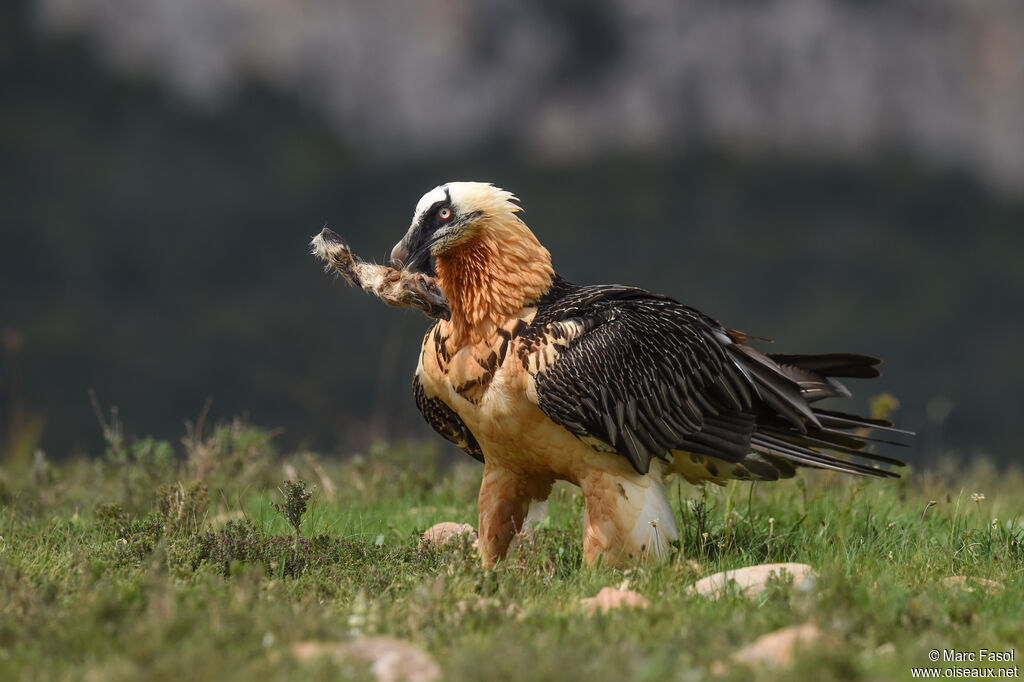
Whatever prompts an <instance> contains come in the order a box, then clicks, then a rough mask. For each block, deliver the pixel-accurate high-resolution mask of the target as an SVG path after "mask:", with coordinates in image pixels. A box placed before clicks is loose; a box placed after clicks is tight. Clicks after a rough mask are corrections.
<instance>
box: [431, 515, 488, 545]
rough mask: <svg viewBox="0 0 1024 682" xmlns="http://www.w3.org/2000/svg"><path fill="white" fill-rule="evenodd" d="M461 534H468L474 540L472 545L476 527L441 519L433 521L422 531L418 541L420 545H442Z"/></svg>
mask: <svg viewBox="0 0 1024 682" xmlns="http://www.w3.org/2000/svg"><path fill="white" fill-rule="evenodd" d="M463 535H469V536H470V537H471V538H473V540H474V546H475V545H476V543H475V540H476V529H475V528H473V526H471V525H469V524H468V523H454V522H452V521H442V522H441V523H435V524H434V525H433V526H431V527H430V528H428V529H426V530H425V531H423V533H422V534H421V535H420V543H421V544H422V545H436V546H438V547H443V546H444V545H447V544H448V543H449V542H452V541H453V540H458V539H459V538H461V537H462V536H463Z"/></svg>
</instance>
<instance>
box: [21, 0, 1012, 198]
mask: <svg viewBox="0 0 1024 682" xmlns="http://www.w3.org/2000/svg"><path fill="white" fill-rule="evenodd" d="M35 8H36V12H37V19H38V22H39V24H40V25H41V26H42V27H44V28H45V29H46V30H48V31H54V32H63V33H69V32H72V33H82V34H85V35H87V36H88V37H89V39H90V40H91V41H92V42H94V43H95V45H96V47H97V48H98V49H99V50H100V52H101V53H102V54H103V55H104V57H105V58H106V59H107V60H109V62H110V63H111V64H113V65H115V66H116V67H117V68H119V69H123V70H125V71H127V72H132V73H142V74H148V75H151V76H154V77H157V78H159V79H161V80H162V81H164V82H165V83H167V84H168V85H169V86H170V87H172V88H173V89H174V90H175V91H176V92H178V93H180V94H181V95H182V96H184V97H186V98H188V99H189V100H192V101H195V102H197V103H199V104H201V105H204V106H217V105H218V104H219V103H223V102H224V101H225V100H226V99H230V98H231V97H232V93H233V92H235V91H236V90H237V88H238V87H239V86H240V84H242V83H245V82H247V81H251V80H256V81H260V82H263V83H267V84H271V85H272V86H273V87H276V88H279V89H280V90H282V91H285V92H288V93H291V94H294V95H296V96H298V97H299V98H301V99H302V100H304V101H305V102H307V103H308V104H309V105H310V106H311V107H313V108H314V109H315V110H316V111H317V112H319V114H320V115H321V116H323V117H324V119H326V121H328V122H329V124H330V126H331V127H332V128H333V130H334V131H335V132H336V133H337V134H338V135H339V136H340V137H341V138H342V140H343V141H345V142H346V143H348V144H349V145H351V146H352V147H354V148H357V149H359V150H360V151H362V152H363V153H365V154H368V155H371V156H378V155H380V156H384V157H391V158H394V157H408V156H410V155H414V156H416V155H418V156H429V155H434V154H437V153H442V154H446V155H450V154H452V153H459V152H462V151H465V150H467V149H471V148H474V147H479V146H480V145H482V144H488V143H493V142H494V141H501V142H503V143H508V144H511V145H513V146H514V147H515V148H517V149H519V150H521V151H522V152H523V153H525V154H528V155H531V156H533V155H537V156H539V157H541V158H548V159H554V160H574V161H576V160H581V159H587V158H593V157H595V156H601V155H606V154H608V153H609V152H623V151H625V152H629V153H649V152H654V153H660V152H664V151H665V149H666V148H669V149H674V150H678V149H685V148H688V147H690V146H693V145H695V144H706V143H713V144H725V145H727V146H729V147H733V148H738V149H740V150H743V149H755V150H761V151H765V150H767V151H781V152H783V153H786V154H790V155H799V156H810V157H812V158H813V157H820V156H828V157H831V156H837V155H838V156H839V157H845V158H863V157H864V156H870V155H872V154H877V153H879V152H885V153H892V152H893V151H896V152H900V153H903V152H905V153H908V154H911V155H915V156H920V157H922V158H924V159H926V160H928V161H929V162H934V163H936V164H939V165H953V166H960V167H966V168H970V169H973V170H976V171H978V172H979V173H981V174H982V175H983V176H984V177H985V178H987V179H988V180H991V181H994V182H996V183H998V184H999V185H1000V186H1002V187H1004V188H1011V189H1014V190H1020V189H1021V188H1024V123H1022V122H1024V39H1021V36H1024V3H1021V2H1019V0H985V1H984V2H977V1H975V0H895V1H892V2H878V1H875V0H766V1H764V2H752V1H750V0H720V1H718V2H692V1H691V2H670V1H667V0H594V1H590V0H560V1H557V2H544V1H541V0H527V1H520V0H497V1H494V2H481V3H477V2H470V1H468V0H436V1H433V2H420V1H417V0H375V1H374V2H339V1H338V0H289V1H288V2H281V1H280V0H35Z"/></svg>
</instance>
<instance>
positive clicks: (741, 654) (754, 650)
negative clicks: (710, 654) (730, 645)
mask: <svg viewBox="0 0 1024 682" xmlns="http://www.w3.org/2000/svg"><path fill="white" fill-rule="evenodd" d="M819 639H821V630H819V629H818V627H817V626H815V625H811V624H809V623H808V624H806V625H792V626H790V627H788V628H782V629H781V630H776V631H775V632H769V633H768V634H767V635H762V636H760V637H758V638H757V639H755V640H754V641H753V642H751V643H750V644H748V645H747V646H745V647H743V648H742V649H740V650H739V651H737V652H736V653H735V654H733V660H734V661H736V662H737V663H743V664H745V665H749V666H761V665H764V666H769V667H774V668H778V667H782V666H788V665H791V664H792V663H793V658H794V656H795V655H796V650H797V647H809V646H811V645H812V644H814V643H815V642H817V641H818V640H819Z"/></svg>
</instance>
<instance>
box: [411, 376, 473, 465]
mask: <svg viewBox="0 0 1024 682" xmlns="http://www.w3.org/2000/svg"><path fill="white" fill-rule="evenodd" d="M412 392H413V396H414V397H415V398H416V407H418V408H420V412H422V413H423V418H424V419H426V420H427V423H428V424H430V426H431V427H433V429H434V430H435V431H437V432H438V433H439V434H441V435H442V436H444V438H445V439H446V440H449V441H451V442H452V443H455V444H456V445H458V446H459V447H460V448H462V449H463V450H465V451H466V454H468V455H469V456H470V457H472V458H473V459H475V460H477V461H480V462H482V461H484V453H483V451H482V450H481V449H480V444H479V443H477V442H476V437H474V436H473V433H472V432H471V431H470V430H469V428H468V427H467V426H466V424H465V422H463V421H462V419H461V418H460V417H459V415H457V414H455V411H454V410H453V409H452V408H450V407H448V406H447V405H445V404H444V402H443V401H442V400H441V399H440V398H431V397H428V396H427V394H426V392H425V391H424V390H423V384H422V383H421V382H420V378H419V375H413V378H412Z"/></svg>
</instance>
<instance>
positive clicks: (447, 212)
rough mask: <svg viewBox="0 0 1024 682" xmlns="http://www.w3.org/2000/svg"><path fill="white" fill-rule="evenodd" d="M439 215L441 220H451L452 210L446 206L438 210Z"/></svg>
mask: <svg viewBox="0 0 1024 682" xmlns="http://www.w3.org/2000/svg"><path fill="white" fill-rule="evenodd" d="M437 217H438V218H440V219H441V220H451V217H452V210H451V209H450V208H448V207H447V206H444V207H442V208H441V210H439V211H438V212H437Z"/></svg>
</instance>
